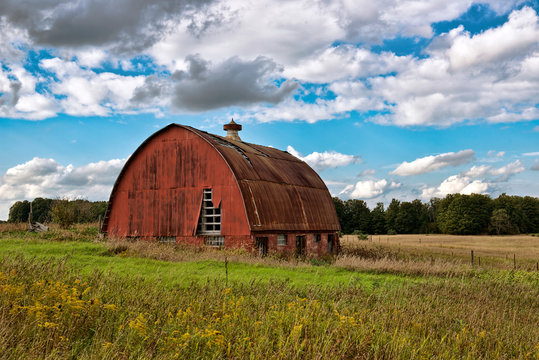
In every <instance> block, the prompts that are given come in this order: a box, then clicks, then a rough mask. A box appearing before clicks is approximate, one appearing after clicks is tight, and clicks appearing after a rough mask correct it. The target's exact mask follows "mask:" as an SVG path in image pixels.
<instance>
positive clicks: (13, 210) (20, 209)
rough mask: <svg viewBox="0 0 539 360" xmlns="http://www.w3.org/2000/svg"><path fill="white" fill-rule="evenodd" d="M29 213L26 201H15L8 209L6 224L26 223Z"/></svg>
mask: <svg viewBox="0 0 539 360" xmlns="http://www.w3.org/2000/svg"><path fill="white" fill-rule="evenodd" d="M29 213H30V202H28V200H24V201H17V202H15V203H14V204H13V205H11V207H10V208H9V216H8V222H26V221H28V214H29Z"/></svg>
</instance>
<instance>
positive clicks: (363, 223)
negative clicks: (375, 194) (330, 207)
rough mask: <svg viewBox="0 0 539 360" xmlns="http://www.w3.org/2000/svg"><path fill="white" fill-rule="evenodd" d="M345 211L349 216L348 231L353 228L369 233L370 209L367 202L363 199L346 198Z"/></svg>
mask: <svg viewBox="0 0 539 360" xmlns="http://www.w3.org/2000/svg"><path fill="white" fill-rule="evenodd" d="M345 206H346V207H345V209H346V213H347V214H348V217H349V224H348V225H349V227H350V228H351V229H350V228H349V230H351V231H350V232H348V233H351V232H353V231H354V230H357V231H360V232H362V233H364V234H370V233H371V227H370V224H371V211H370V210H369V207H368V206H367V203H366V202H365V201H363V200H357V199H353V200H346V202H345Z"/></svg>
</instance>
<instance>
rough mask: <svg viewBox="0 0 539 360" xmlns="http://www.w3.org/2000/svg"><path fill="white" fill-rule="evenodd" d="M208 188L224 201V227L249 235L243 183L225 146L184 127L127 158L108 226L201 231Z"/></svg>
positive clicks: (151, 233) (156, 232)
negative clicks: (221, 147) (219, 147)
mask: <svg viewBox="0 0 539 360" xmlns="http://www.w3.org/2000/svg"><path fill="white" fill-rule="evenodd" d="M204 188H212V189H213V199H214V206H218V204H219V203H221V212H222V215H221V216H222V218H221V222H222V230H221V232H222V233H223V234H227V235H232V236H234V235H249V234H250V229H249V224H248V223H247V218H246V215H245V207H244V205H243V198H242V196H241V193H240V191H239V188H238V184H237V182H236V180H235V178H234V175H233V174H232V172H231V170H230V168H229V167H228V165H227V163H226V162H225V161H224V160H223V158H222V157H221V155H220V154H219V152H217V150H216V149H215V148H213V147H212V146H211V144H209V143H208V142H207V141H205V140H204V139H203V138H201V137H200V136H198V135H196V134H194V133H193V132H192V131H189V130H187V129H185V128H183V127H171V128H169V129H168V130H167V131H165V132H161V133H158V135H156V136H155V137H153V138H152V139H151V141H148V142H146V143H145V144H144V145H143V146H142V147H141V148H139V150H138V151H137V152H136V154H134V155H133V157H132V159H130V161H129V164H126V166H125V168H124V171H123V172H122V174H121V175H120V177H119V179H118V181H117V184H116V186H115V189H114V190H113V193H112V196H111V204H110V210H109V218H108V224H107V228H106V230H107V232H108V234H110V235H113V236H121V237H125V236H140V237H156V236H179V237H188V236H193V235H195V232H196V227H197V221H198V217H199V214H200V206H201V202H202V192H203V189H204Z"/></svg>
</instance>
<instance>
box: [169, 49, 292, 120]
mask: <svg viewBox="0 0 539 360" xmlns="http://www.w3.org/2000/svg"><path fill="white" fill-rule="evenodd" d="M186 61H187V63H188V69H187V70H186V71H178V72H176V73H175V74H173V79H176V80H177V83H176V86H175V88H174V94H173V98H172V104H173V106H175V107H176V108H178V109H187V110H193V111H200V110H209V109H215V108H219V107H225V106H231V105H250V104H253V103H270V104H276V103H278V102H280V101H282V100H283V99H284V98H285V97H287V96H288V95H290V94H291V93H292V92H293V91H294V90H295V89H296V88H297V84H296V83H295V82H293V81H285V82H283V83H282V84H281V85H280V86H276V85H274V84H273V83H272V80H275V76H276V75H277V74H278V73H279V72H280V69H279V68H278V67H277V65H276V64H275V62H273V61H272V60H270V59H268V58H264V57H257V58H256V59H255V60H253V61H243V60H241V59H239V58H236V57H233V58H230V59H228V60H226V61H225V62H223V63H221V64H219V65H217V66H211V64H210V63H209V62H208V61H206V60H204V59H202V58H201V57H200V56H198V55H194V56H188V57H187V58H186Z"/></svg>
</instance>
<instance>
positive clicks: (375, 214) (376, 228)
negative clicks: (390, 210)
mask: <svg viewBox="0 0 539 360" xmlns="http://www.w3.org/2000/svg"><path fill="white" fill-rule="evenodd" d="M371 229H372V233H373V234H386V233H387V228H386V214H385V212H384V203H382V202H379V203H377V204H376V207H375V208H374V209H372V211H371Z"/></svg>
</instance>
